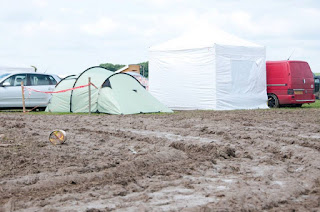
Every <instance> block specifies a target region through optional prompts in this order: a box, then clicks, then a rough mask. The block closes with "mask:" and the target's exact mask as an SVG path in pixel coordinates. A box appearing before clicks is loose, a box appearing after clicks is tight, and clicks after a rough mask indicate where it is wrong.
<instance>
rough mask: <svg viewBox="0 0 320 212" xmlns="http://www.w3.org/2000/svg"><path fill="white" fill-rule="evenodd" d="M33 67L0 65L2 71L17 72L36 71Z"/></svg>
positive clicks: (0, 71)
mask: <svg viewBox="0 0 320 212" xmlns="http://www.w3.org/2000/svg"><path fill="white" fill-rule="evenodd" d="M34 70H35V69H34V68H33V67H24V66H21V67H18V66H15V67H10V66H0V73H17V72H34Z"/></svg>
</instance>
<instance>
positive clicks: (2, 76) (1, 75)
mask: <svg viewBox="0 0 320 212" xmlns="http://www.w3.org/2000/svg"><path fill="white" fill-rule="evenodd" d="M8 75H10V74H8V73H6V74H2V73H0V81H1V80H2V79H3V78H5V77H6V76H8Z"/></svg>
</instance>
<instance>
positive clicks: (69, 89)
mask: <svg viewBox="0 0 320 212" xmlns="http://www.w3.org/2000/svg"><path fill="white" fill-rule="evenodd" d="M89 85H92V86H93V87H95V88H96V89H98V88H97V87H96V86H95V85H94V84H93V83H88V84H86V85H81V86H78V87H74V88H68V89H65V90H61V91H40V90H36V89H33V88H28V87H24V88H25V89H27V90H29V91H34V92H39V93H46V94H52V93H64V92H67V91H72V90H76V89H79V88H85V87H88V86H89Z"/></svg>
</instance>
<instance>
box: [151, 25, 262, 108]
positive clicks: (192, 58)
mask: <svg viewBox="0 0 320 212" xmlns="http://www.w3.org/2000/svg"><path fill="white" fill-rule="evenodd" d="M149 56H150V58H149V87H150V92H151V94H152V95H154V96H155V97H156V98H157V99H158V100H160V102H162V103H164V104H165V105H166V106H168V107H170V108H171V109H174V110H195V109H201V110H206V109H215V110H233V109H256V108H268V107H267V90H266V67H265V66H266V65H265V63H266V53H265V48H264V47H262V46H260V45H257V44H254V43H251V42H248V41H245V40H242V39H240V38H237V37H235V36H232V35H229V34H227V33H225V32H222V31H220V30H216V29H214V30H210V29H205V30H204V31H203V32H202V33H200V32H199V31H195V32H194V33H189V34H186V35H183V36H181V37H179V38H176V39H172V40H169V41H167V42H165V43H162V44H159V45H156V46H153V47H150V49H149Z"/></svg>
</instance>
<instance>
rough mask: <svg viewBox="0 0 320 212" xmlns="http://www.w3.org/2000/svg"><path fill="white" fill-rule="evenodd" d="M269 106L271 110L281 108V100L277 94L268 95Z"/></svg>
mask: <svg viewBox="0 0 320 212" xmlns="http://www.w3.org/2000/svg"><path fill="white" fill-rule="evenodd" d="M268 106H269V107H270V108H278V107H279V106H280V104H279V99H278V97H277V96H276V95H275V94H268Z"/></svg>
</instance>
